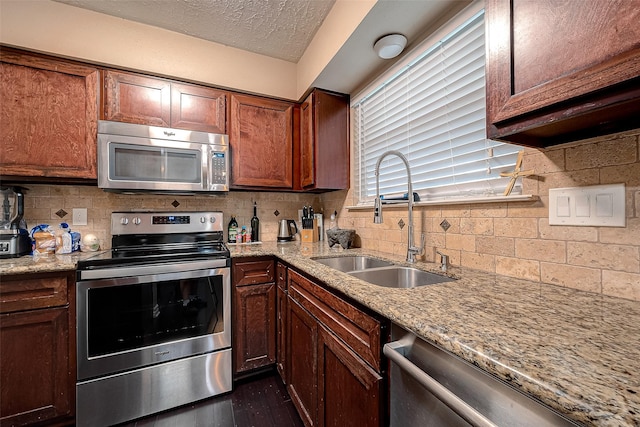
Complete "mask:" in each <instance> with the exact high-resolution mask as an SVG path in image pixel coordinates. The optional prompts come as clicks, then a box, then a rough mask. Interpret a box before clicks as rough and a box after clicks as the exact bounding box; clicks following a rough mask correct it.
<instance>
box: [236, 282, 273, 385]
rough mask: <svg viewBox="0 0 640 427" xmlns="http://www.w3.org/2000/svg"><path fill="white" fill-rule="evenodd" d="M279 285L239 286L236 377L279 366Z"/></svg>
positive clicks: (237, 291) (237, 288)
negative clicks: (265, 367) (277, 296)
mask: <svg viewBox="0 0 640 427" xmlns="http://www.w3.org/2000/svg"><path fill="white" fill-rule="evenodd" d="M275 308H276V285H275V284H274V283H267V284H264V285H250V286H237V287H236V288H235V306H234V330H235V334H234V340H235V345H234V349H235V356H234V357H235V365H236V373H242V372H245V371H250V370H252V369H256V368H261V367H264V366H269V365H273V364H275V363H276V316H275V313H276V310H275Z"/></svg>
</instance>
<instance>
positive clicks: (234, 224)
mask: <svg viewBox="0 0 640 427" xmlns="http://www.w3.org/2000/svg"><path fill="white" fill-rule="evenodd" d="M227 232H228V236H229V243H236V236H237V234H238V221H236V217H235V215H231V220H230V221H229V227H228V228H227Z"/></svg>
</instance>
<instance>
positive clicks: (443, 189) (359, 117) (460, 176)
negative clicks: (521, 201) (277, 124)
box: [352, 10, 522, 204]
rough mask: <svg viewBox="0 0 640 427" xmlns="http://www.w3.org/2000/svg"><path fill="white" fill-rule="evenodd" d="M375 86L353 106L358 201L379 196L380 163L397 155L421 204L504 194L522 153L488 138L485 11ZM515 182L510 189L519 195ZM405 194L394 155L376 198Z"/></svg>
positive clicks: (385, 164) (402, 172) (387, 163)
mask: <svg viewBox="0 0 640 427" xmlns="http://www.w3.org/2000/svg"><path fill="white" fill-rule="evenodd" d="M458 25H459V26H457V28H455V30H453V31H452V32H450V33H448V34H447V35H446V36H444V37H439V38H438V39H436V42H435V43H434V42H433V41H431V42H429V41H427V42H425V44H424V46H425V47H424V48H423V49H422V53H420V54H419V56H418V57H416V58H415V59H412V60H411V61H410V62H408V63H407V64H404V65H402V66H401V67H400V69H398V70H392V72H393V71H395V74H393V75H392V77H391V78H387V79H386V80H385V81H384V82H383V83H382V84H379V85H377V87H375V89H373V90H370V91H368V93H366V94H364V95H363V96H361V97H356V98H355V99H354V101H355V102H354V103H353V104H352V108H353V123H354V137H355V138H354V139H355V146H356V183H355V189H356V191H357V192H358V198H359V201H360V203H362V204H364V203H370V202H371V201H372V199H373V198H374V197H375V193H376V177H375V174H374V170H375V165H376V162H377V160H378V158H379V157H380V156H381V155H382V154H383V153H384V152H385V151H387V150H398V151H400V152H401V153H402V154H404V156H405V157H406V158H407V160H408V161H409V164H410V167H411V174H412V183H413V191H416V192H418V193H419V194H420V196H421V200H423V201H424V200H441V199H447V198H459V197H483V196H485V197H486V196H492V195H502V193H503V191H504V188H505V187H506V185H507V183H508V180H509V178H502V177H500V172H505V171H511V170H513V168H514V165H515V163H516V158H517V153H518V151H520V150H521V149H522V148H521V147H518V146H514V145H510V144H505V143H501V142H496V141H492V140H488V139H487V138H486V130H485V126H486V123H485V72H484V57H485V47H484V10H481V11H479V12H477V13H476V14H475V15H473V16H472V17H470V18H469V19H467V20H466V21H465V22H463V23H462V24H461V25H460V24H458ZM520 190H521V189H520V187H519V184H518V186H517V187H516V188H515V192H516V193H518V192H520ZM406 192H407V179H406V172H405V167H404V164H403V163H402V161H401V160H400V159H399V158H397V157H396V156H388V157H386V158H385V160H384V161H383V162H382V164H381V165H380V194H383V195H392V194H403V193H406Z"/></svg>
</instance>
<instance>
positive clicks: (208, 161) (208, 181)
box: [201, 145, 213, 191]
mask: <svg viewBox="0 0 640 427" xmlns="http://www.w3.org/2000/svg"><path fill="white" fill-rule="evenodd" d="M201 164H202V166H201V167H202V171H201V174H202V189H203V190H206V191H209V190H211V187H212V185H213V175H212V174H213V148H212V147H211V146H208V145H203V147H202V162H201Z"/></svg>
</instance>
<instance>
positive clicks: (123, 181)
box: [98, 121, 230, 193]
mask: <svg viewBox="0 0 640 427" xmlns="http://www.w3.org/2000/svg"><path fill="white" fill-rule="evenodd" d="M229 164H230V159H229V137H228V136H227V135H219V134H212V133H205V132H194V131H188V130H182V129H170V128H162V127H155V126H146V125H138V124H131V123H119V122H109V121H100V122H98V187H100V188H104V189H106V190H113V191H131V192H134V191H141V190H142V191H157V192H174V193H197V192H219V191H228V190H229Z"/></svg>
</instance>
